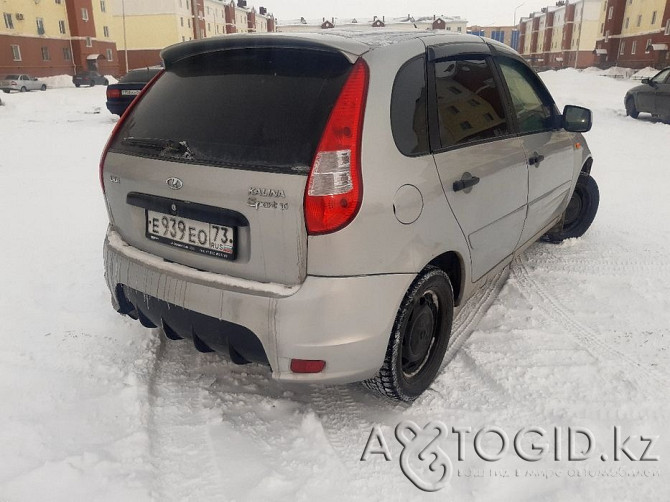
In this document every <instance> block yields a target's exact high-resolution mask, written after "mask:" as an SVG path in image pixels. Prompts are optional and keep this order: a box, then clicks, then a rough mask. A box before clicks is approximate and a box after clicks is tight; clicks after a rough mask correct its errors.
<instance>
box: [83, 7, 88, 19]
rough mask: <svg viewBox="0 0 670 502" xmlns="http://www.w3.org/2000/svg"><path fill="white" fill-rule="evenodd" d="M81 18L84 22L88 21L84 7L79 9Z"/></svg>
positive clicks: (86, 10)
mask: <svg viewBox="0 0 670 502" xmlns="http://www.w3.org/2000/svg"><path fill="white" fill-rule="evenodd" d="M81 18H82V19H83V20H84V21H88V9H87V8H86V7H82V8H81Z"/></svg>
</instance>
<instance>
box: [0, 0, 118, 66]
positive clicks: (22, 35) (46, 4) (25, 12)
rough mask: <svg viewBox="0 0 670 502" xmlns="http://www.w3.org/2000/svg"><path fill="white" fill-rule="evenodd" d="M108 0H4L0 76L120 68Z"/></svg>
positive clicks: (0, 41)
mask: <svg viewBox="0 0 670 502" xmlns="http://www.w3.org/2000/svg"><path fill="white" fill-rule="evenodd" d="M109 1H110V0H42V1H40V0H37V1H35V0H31V1H28V0H2V1H1V2H0V11H1V12H2V17H3V20H2V22H0V75H4V74H8V73H29V74H31V75H35V76H39V77H44V76H50V75H59V74H74V72H76V71H78V70H83V69H93V70H98V71H100V72H101V73H105V74H115V73H118V57H117V51H116V44H115V42H114V33H113V29H112V15H111V12H110V10H109Z"/></svg>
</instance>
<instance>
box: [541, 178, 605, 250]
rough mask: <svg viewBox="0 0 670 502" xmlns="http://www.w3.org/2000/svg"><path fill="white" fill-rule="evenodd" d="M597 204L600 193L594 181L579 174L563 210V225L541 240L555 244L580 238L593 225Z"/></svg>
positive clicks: (553, 229)
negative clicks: (566, 205) (570, 196)
mask: <svg viewBox="0 0 670 502" xmlns="http://www.w3.org/2000/svg"><path fill="white" fill-rule="evenodd" d="M599 203H600V191H599V190H598V184H597V183H596V180H594V179H593V178H592V177H591V176H589V175H587V174H580V175H579V179H578V180H577V185H576V186H575V191H574V192H573V194H572V198H571V199H570V202H569V203H568V207H567V208H566V209H565V214H564V216H563V223H562V224H561V225H560V226H558V227H554V228H552V229H551V230H550V231H549V232H547V233H546V234H544V236H543V237H542V240H543V241H545V242H551V243H554V244H557V243H559V242H562V241H564V240H565V239H570V238H574V237H581V236H582V235H584V233H585V232H586V231H587V230H588V229H589V227H590V226H591V223H593V220H594V218H595V217H596V213H597V212H598V204H599Z"/></svg>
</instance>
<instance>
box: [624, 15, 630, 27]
mask: <svg viewBox="0 0 670 502" xmlns="http://www.w3.org/2000/svg"><path fill="white" fill-rule="evenodd" d="M629 22H630V18H629V17H627V18H626V25H625V26H626V29H628V23H629Z"/></svg>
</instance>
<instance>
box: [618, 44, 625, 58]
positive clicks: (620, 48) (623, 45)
mask: <svg viewBox="0 0 670 502" xmlns="http://www.w3.org/2000/svg"><path fill="white" fill-rule="evenodd" d="M625 52H626V41H625V40H622V41H621V42H619V56H623V55H624V53H625Z"/></svg>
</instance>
